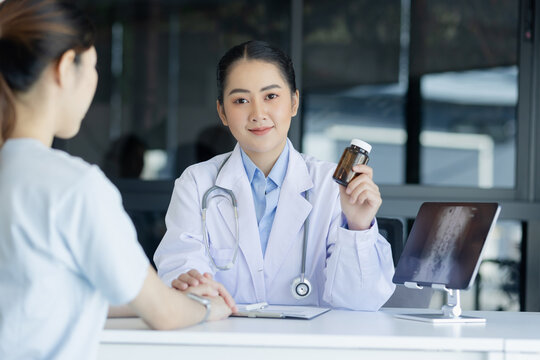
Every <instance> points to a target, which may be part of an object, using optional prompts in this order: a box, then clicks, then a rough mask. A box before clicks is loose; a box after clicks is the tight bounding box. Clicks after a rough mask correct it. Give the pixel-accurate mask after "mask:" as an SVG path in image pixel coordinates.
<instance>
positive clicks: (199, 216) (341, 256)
mask: <svg viewBox="0 0 540 360" xmlns="http://www.w3.org/2000/svg"><path fill="white" fill-rule="evenodd" d="M217 83H218V100H217V111H218V114H219V117H220V119H221V121H222V123H223V125H225V126H227V127H228V128H229V129H230V131H231V133H232V135H233V136H234V137H235V139H236V140H237V141H238V143H237V145H236V147H235V148H234V150H233V151H232V153H227V154H222V155H218V156H216V157H214V158H212V159H210V160H208V161H206V162H202V163H198V164H195V165H192V166H190V167H189V168H187V169H186V170H185V171H184V173H183V174H182V175H181V176H180V178H179V179H177V180H176V182H175V187H174V191H173V195H172V199H171V203H170V205H169V209H168V212H167V215H166V219H165V220H166V225H167V232H166V234H165V236H164V238H163V239H162V241H161V243H160V245H159V247H158V248H157V250H156V253H155V255H154V261H155V263H156V265H157V268H158V274H159V276H160V277H161V279H162V280H163V281H164V282H165V283H166V284H169V285H171V286H173V287H175V288H177V289H179V290H184V289H186V288H187V287H189V286H196V285H198V284H200V283H201V282H202V283H204V282H206V281H207V280H210V279H212V278H214V277H215V280H217V281H219V282H221V283H222V284H223V285H224V286H225V288H226V289H227V290H228V292H230V294H231V295H232V296H233V298H234V300H235V301H236V302H237V303H255V302H268V303H270V304H285V305H315V306H333V307H340V308H348V309H354V310H373V311H375V310H378V309H379V308H380V307H381V306H382V305H383V304H384V303H385V302H386V300H388V298H389V297H390V295H391V294H392V293H393V291H394V288H395V286H394V285H393V284H392V276H393V272H394V267H393V262H392V255H391V251H390V245H389V244H388V242H387V241H386V240H385V239H384V238H383V237H382V236H381V235H380V234H379V233H378V228H377V222H376V220H375V215H376V213H377V211H378V209H379V207H380V205H381V203H382V200H381V195H380V193H379V189H378V187H377V186H376V185H375V183H374V182H373V170H372V169H371V168H370V167H368V166H366V165H359V166H356V167H355V169H354V170H355V171H356V172H357V173H359V174H360V175H359V176H358V177H357V178H356V179H355V180H353V181H351V182H350V184H349V185H348V186H347V188H345V187H342V186H339V185H337V184H336V183H335V182H334V181H333V180H332V173H333V171H334V169H335V164H333V163H328V162H323V161H318V160H316V159H314V158H313V157H311V156H308V155H303V154H300V153H299V152H298V151H296V150H295V149H294V147H293V145H292V143H291V142H290V141H289V140H288V138H287V132H288V131H289V127H290V124H291V118H292V117H294V116H295V115H296V113H297V110H298V105H299V92H298V90H297V89H296V85H295V76H294V69H293V66H292V62H291V60H290V59H289V57H288V56H286V55H285V54H284V53H283V52H282V51H280V50H279V49H276V48H273V47H271V46H270V45H269V44H267V43H265V42H260V41H249V42H246V43H243V44H240V45H237V46H235V47H233V48H232V49H230V50H229V51H228V52H227V53H226V54H225V55H224V56H223V57H222V58H221V60H220V62H219V64H218V69H217ZM214 186H216V188H213V187H214ZM234 205H236V208H235V207H234ZM203 209H204V211H203ZM235 212H236V214H235ZM236 215H237V216H236ZM203 218H204V220H203ZM201 274H204V275H201ZM227 295H228V294H227Z"/></svg>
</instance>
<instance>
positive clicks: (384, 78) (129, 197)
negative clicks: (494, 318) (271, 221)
mask: <svg viewBox="0 0 540 360" xmlns="http://www.w3.org/2000/svg"><path fill="white" fill-rule="evenodd" d="M78 3H80V4H82V6H83V7H85V8H86V10H87V11H89V12H90V14H91V15H92V17H93V19H94V20H95V22H96V25H97V32H98V37H97V44H96V48H97V50H98V54H99V60H98V65H97V67H98V72H99V76H100V82H99V85H98V90H97V94H96V97H95V99H94V102H93V104H92V106H91V108H90V110H89V112H88V115H87V117H86V119H85V121H84V122H83V124H82V129H81V132H80V134H79V135H78V136H77V137H76V138H74V139H72V140H69V141H56V142H55V146H56V147H58V148H63V149H65V150H67V151H68V152H70V153H71V154H73V155H77V156H81V157H83V158H84V159H86V160H87V161H89V162H92V163H95V164H97V165H99V166H100V167H101V168H102V169H103V170H104V171H105V173H106V174H107V176H109V178H110V179H111V180H112V181H113V182H114V183H115V184H116V185H117V186H118V187H119V189H120V191H121V192H122V195H123V198H124V204H125V207H126V209H127V210H128V212H129V214H130V216H131V217H132V219H133V221H134V223H135V225H136V228H137V231H138V235H139V240H140V242H141V244H142V245H143V247H144V248H145V251H146V252H147V254H148V256H149V257H152V254H153V251H154V249H155V247H156V246H157V244H158V243H159V241H160V240H161V237H162V235H163V234H164V231H165V225H164V215H165V212H166V210H167V206H168V203H169V199H170V195H171V193H172V189H173V181H174V179H175V178H177V177H178V176H179V175H180V174H181V173H182V171H183V170H184V169H185V168H186V167H187V166H189V165H190V164H193V163H195V162H198V161H202V160H205V159H208V158H210V157H212V156H213V155H215V154H218V153H222V152H225V151H230V150H232V148H233V146H234V139H232V137H231V136H230V135H229V133H228V132H227V130H226V128H224V127H222V126H221V123H220V121H219V119H218V117H217V114H216V104H215V102H216V97H217V90H216V81H215V68H216V64H217V62H218V60H219V58H220V56H221V55H222V54H223V53H224V52H225V51H226V50H227V49H228V48H230V47H231V46H233V45H235V44H238V43H240V42H243V41H246V40H250V39H261V40H266V41H268V42H271V43H273V44H275V45H277V46H278V47H281V48H282V49H284V50H285V51H286V52H288V53H289V54H290V55H291V57H292V58H293V61H294V63H295V69H296V73H297V86H298V87H299V89H300V92H301V99H302V107H301V109H300V112H299V115H298V116H297V117H296V118H295V119H294V120H293V123H292V128H291V131H290V134H289V135H290V139H291V140H292V142H293V143H294V145H295V147H296V148H297V149H300V150H301V151H303V152H306V153H309V154H312V155H315V156H317V157H318V158H321V159H324V160H330V161H334V162H336V161H337V160H338V159H339V156H340V154H341V151H342V150H343V148H344V147H345V146H347V145H348V142H349V141H350V139H351V138H353V137H358V138H361V139H364V140H366V141H368V142H370V143H371V144H372V145H373V151H372V156H371V160H370V165H371V166H372V167H373V168H374V170H375V181H376V182H377V183H378V184H379V185H380V187H381V192H382V195H383V205H382V207H381V210H380V213H379V215H380V216H384V217H391V218H398V219H400V220H401V221H402V222H403V224H404V229H405V236H404V239H406V236H407V231H408V230H409V229H410V226H411V223H412V220H414V216H415V215H416V212H417V210H418V208H419V206H420V204H421V203H422V202H424V201H498V202H500V203H501V205H502V213H501V216H500V218H499V222H498V225H497V228H496V231H495V233H494V236H493V238H492V239H491V240H490V242H489V243H488V244H487V246H486V250H485V255H484V261H483V262H482V264H481V266H480V271H479V277H478V278H477V280H476V284H475V286H474V287H473V288H472V289H471V290H469V291H467V292H466V294H464V296H463V302H464V306H463V307H464V308H465V309H483V310H497V309H499V310H529V311H540V257H539V255H538V254H540V195H539V194H540V185H539V183H540V170H539V168H540V166H539V165H540V160H539V159H540V146H539V145H538V143H537V141H536V140H537V139H539V138H540V129H539V126H538V124H539V121H538V116H540V115H539V110H540V106H539V104H540V101H539V99H540V91H539V90H540V87H539V85H540V75H539V74H540V56H539V55H540V28H539V24H538V23H536V22H534V21H533V19H534V18H535V16H533V15H535V14H536V18H538V19H540V16H538V15H539V13H540V6H539V5H540V4H539V3H537V2H536V1H535V0H525V1H516V0H381V1H377V2H375V1H371V0H341V1H339V2H334V1H324V0H286V1H285V0H274V1H266V0H260V1H255V0H250V1H248V0H245V1H243V0H223V1H218V0H214V1H212V0H191V1H188V0H145V1H143V0H137V1H133V0H129V1H128V0H114V1H113V0H91V1H90V0H79V1H78ZM441 301H442V300H441V299H440V298H438V297H437V296H435V297H434V299H433V300H432V305H431V306H433V307H440V305H441V304H440V302H441Z"/></svg>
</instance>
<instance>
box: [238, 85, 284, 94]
mask: <svg viewBox="0 0 540 360" xmlns="http://www.w3.org/2000/svg"><path fill="white" fill-rule="evenodd" d="M271 89H281V86H279V85H278V84H272V85H268V86H265V87H262V88H261V90H259V91H260V92H263V91H267V90H271ZM250 92H251V91H249V90H247V89H232V90H231V91H229V95H232V94H236V93H248V94H249V93H250Z"/></svg>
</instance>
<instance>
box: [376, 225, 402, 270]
mask: <svg viewBox="0 0 540 360" xmlns="http://www.w3.org/2000/svg"><path fill="white" fill-rule="evenodd" d="M377 224H378V225H379V233H380V234H381V235H382V236H384V238H385V239H386V240H388V242H389V243H390V246H391V247H392V258H393V259H394V267H395V266H396V265H397V263H398V260H399V257H400V256H401V252H402V251H403V244H404V243H405V238H404V235H403V233H404V231H403V222H402V221H401V220H400V219H394V218H385V217H378V218H377Z"/></svg>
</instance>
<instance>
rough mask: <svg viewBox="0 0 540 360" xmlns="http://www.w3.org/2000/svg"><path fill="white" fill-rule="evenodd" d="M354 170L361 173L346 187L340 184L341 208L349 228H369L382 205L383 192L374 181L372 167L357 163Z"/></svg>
mask: <svg viewBox="0 0 540 360" xmlns="http://www.w3.org/2000/svg"><path fill="white" fill-rule="evenodd" d="M353 170H354V171H355V172H357V173H359V175H358V176H357V177H355V178H354V179H353V180H351V182H349V185H348V186H347V187H346V188H345V187H344V186H341V185H340V186H339V194H340V200H341V210H342V211H343V214H344V215H345V217H346V218H347V223H348V225H349V229H351V230H367V229H369V228H370V225H371V221H372V220H373V219H374V218H375V215H376V214H377V211H379V208H380V207H381V204H382V198H381V193H380V192H379V187H378V186H377V185H376V184H375V183H374V182H373V169H372V168H371V167H369V166H367V165H356V166H354V167H353Z"/></svg>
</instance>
